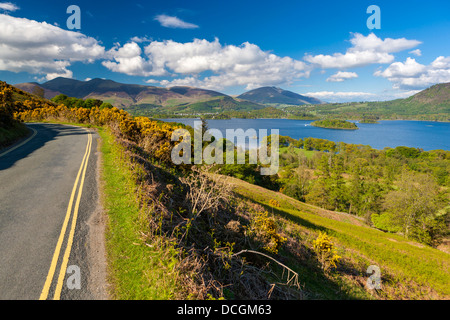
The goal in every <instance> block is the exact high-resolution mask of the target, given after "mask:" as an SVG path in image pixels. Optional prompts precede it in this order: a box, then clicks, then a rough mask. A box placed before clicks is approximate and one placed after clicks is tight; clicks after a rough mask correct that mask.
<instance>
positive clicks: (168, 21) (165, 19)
mask: <svg viewBox="0 0 450 320" xmlns="http://www.w3.org/2000/svg"><path fill="white" fill-rule="evenodd" d="M155 20H156V21H158V22H159V23H160V24H161V25H162V26H163V27H166V28H175V29H196V28H198V25H196V24H193V23H189V22H185V21H183V20H181V19H179V18H177V17H172V16H167V15H165V14H160V15H157V16H156V17H155Z"/></svg>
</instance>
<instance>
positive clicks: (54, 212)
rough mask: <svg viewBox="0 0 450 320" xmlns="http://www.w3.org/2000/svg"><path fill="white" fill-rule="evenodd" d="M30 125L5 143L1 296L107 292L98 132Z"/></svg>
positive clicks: (0, 179) (71, 296)
mask: <svg viewBox="0 0 450 320" xmlns="http://www.w3.org/2000/svg"><path fill="white" fill-rule="evenodd" d="M27 126H28V127H29V128H30V129H31V131H32V134H31V135H30V136H29V137H28V138H27V139H25V140H23V141H21V142H19V143H17V144H16V145H14V146H12V147H10V148H9V149H3V150H0V299H2V300H5V299H12V300H29V299H31V300H37V299H41V300H47V299H49V300H51V299H55V300H59V299H62V300H75V299H81V300H91V299H105V298H106V291H107V288H106V276H105V275H106V262H105V254H104V241H103V225H104V223H103V220H102V219H103V218H102V217H103V215H102V212H101V208H100V205H99V199H98V198H99V196H98V178H97V175H98V168H97V165H98V163H97V160H98V152H97V139H98V135H97V134H96V132H95V131H94V130H92V129H86V128H82V127H75V126H68V125H60V124H43V123H32V124H27Z"/></svg>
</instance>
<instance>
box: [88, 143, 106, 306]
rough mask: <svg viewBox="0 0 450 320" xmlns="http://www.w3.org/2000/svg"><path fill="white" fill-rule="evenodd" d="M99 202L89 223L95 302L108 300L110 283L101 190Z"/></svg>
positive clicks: (99, 160) (104, 214) (92, 288)
mask: <svg viewBox="0 0 450 320" xmlns="http://www.w3.org/2000/svg"><path fill="white" fill-rule="evenodd" d="M100 144H101V141H100V139H98V143H97V146H98V147H97V177H96V179H97V186H99V189H100V183H101V180H100V172H101V163H102V157H101V155H102V154H101V152H100ZM99 195H100V196H99V200H98V202H97V207H96V209H95V211H94V213H93V214H92V215H91V217H90V218H89V221H88V226H89V234H88V257H89V266H90V277H91V279H90V281H89V285H90V290H89V291H90V292H91V294H92V296H93V299H95V300H107V299H109V295H108V292H109V290H108V287H109V286H108V282H107V259H106V248H105V228H106V220H107V216H106V213H105V212H104V210H103V206H102V204H101V193H100V190H99Z"/></svg>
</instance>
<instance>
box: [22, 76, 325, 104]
mask: <svg viewBox="0 0 450 320" xmlns="http://www.w3.org/2000/svg"><path fill="white" fill-rule="evenodd" d="M15 87H17V88H19V89H21V90H24V91H27V92H29V93H33V94H38V95H41V96H42V97H45V98H47V99H51V98H53V97H55V96H56V95H59V94H65V95H67V96H69V97H75V98H80V99H89V98H92V99H99V100H102V101H104V102H109V103H111V104H112V105H113V106H115V107H119V108H124V109H126V108H128V107H131V106H135V107H136V106H137V107H167V108H170V109H174V108H176V109H177V110H178V111H179V110H180V109H182V108H186V107H187V106H190V107H193V109H194V110H196V109H197V110H198V111H208V109H217V108H219V109H222V110H227V109H233V110H251V109H261V108H264V107H265V104H268V103H269V104H288V105H303V104H318V103H322V101H320V100H318V99H315V98H311V97H306V96H302V95H299V94H297V93H294V92H290V91H286V90H283V89H280V88H275V87H263V88H259V89H256V90H252V91H249V92H246V93H244V94H241V95H240V96H237V97H231V96H229V95H226V94H224V93H221V92H217V91H213V90H206V89H200V88H194V87H184V86H175V87H170V88H162V87H155V86H146V85H138V84H124V83H118V82H115V81H112V80H105V79H98V78H97V79H92V80H89V81H79V80H74V79H67V78H61V77H60V78H55V79H53V80H50V81H48V82H45V83H42V84H39V83H36V82H28V83H20V84H16V85H15Z"/></svg>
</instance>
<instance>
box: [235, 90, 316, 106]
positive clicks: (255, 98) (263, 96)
mask: <svg viewBox="0 0 450 320" xmlns="http://www.w3.org/2000/svg"><path fill="white" fill-rule="evenodd" d="M238 98H239V99H244V100H248V101H252V102H256V103H261V104H278V105H304V104H322V103H323V102H322V101H320V100H319V99H316V98H312V97H307V96H302V95H300V94H298V93H295V92H292V91H287V90H283V89H281V88H277V87H262V88H258V89H254V90H250V91H248V92H245V93H243V94H241V95H239V96H238Z"/></svg>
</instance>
